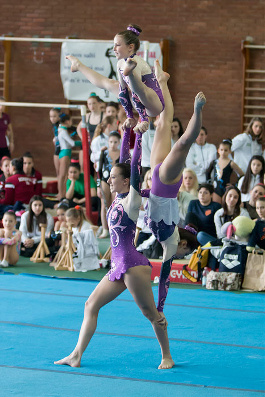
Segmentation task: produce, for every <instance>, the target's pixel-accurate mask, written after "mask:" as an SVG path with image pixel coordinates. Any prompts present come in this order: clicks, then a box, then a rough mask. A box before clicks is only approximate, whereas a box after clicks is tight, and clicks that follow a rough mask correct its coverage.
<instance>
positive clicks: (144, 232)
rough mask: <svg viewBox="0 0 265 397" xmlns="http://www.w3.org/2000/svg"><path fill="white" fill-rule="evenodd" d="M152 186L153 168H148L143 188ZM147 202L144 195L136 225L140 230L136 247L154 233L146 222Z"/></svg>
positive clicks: (148, 188)
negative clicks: (145, 209)
mask: <svg viewBox="0 0 265 397" xmlns="http://www.w3.org/2000/svg"><path fill="white" fill-rule="evenodd" d="M151 187H152V177H151V170H148V171H147V172H146V173H145V176H144V181H143V183H142V190H146V189H147V190H151ZM146 202H147V198H145V197H142V205H141V207H140V211H139V215H138V219H137V225H136V227H137V228H138V230H139V235H138V238H137V243H136V247H138V246H139V245H141V244H142V243H143V242H144V241H145V240H147V239H149V237H151V235H152V232H151V230H150V229H149V227H148V226H146V224H145V222H144V215H145V211H144V208H145V205H146Z"/></svg>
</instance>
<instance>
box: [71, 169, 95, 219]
mask: <svg viewBox="0 0 265 397" xmlns="http://www.w3.org/2000/svg"><path fill="white" fill-rule="evenodd" d="M90 195H91V207H92V211H97V210H98V209H99V199H98V197H97V185H96V182H95V180H94V178H93V177H92V176H91V175H90ZM65 197H66V199H67V200H68V204H69V207H70V208H71V207H75V206H76V204H80V205H82V204H85V202H86V198H85V182H84V174H83V173H82V172H81V170H80V165H79V164H78V163H71V164H70V165H69V168H68V179H67V182H66V195H65Z"/></svg>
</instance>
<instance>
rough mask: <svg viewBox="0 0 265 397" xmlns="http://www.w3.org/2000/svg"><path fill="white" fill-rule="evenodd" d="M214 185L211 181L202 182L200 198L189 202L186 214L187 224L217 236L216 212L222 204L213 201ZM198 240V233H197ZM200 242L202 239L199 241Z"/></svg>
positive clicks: (199, 192) (199, 191) (199, 190)
mask: <svg viewBox="0 0 265 397" xmlns="http://www.w3.org/2000/svg"><path fill="white" fill-rule="evenodd" d="M212 195H213V186H212V185H210V184H209V183H202V184H201V185H200V187H199V189H198V200H192V201H191V202H190V203H189V207H188V213H187V216H186V221H185V222H186V225H191V226H194V228H195V229H196V230H197V231H199V232H205V233H207V234H209V235H210V236H213V237H215V238H216V229H215V223H214V214H215V213H216V211H217V210H219V208H221V205H220V204H219V203H215V202H214V201H212ZM197 240H198V241H199V239H198V235H197ZM199 243H200V241H199Z"/></svg>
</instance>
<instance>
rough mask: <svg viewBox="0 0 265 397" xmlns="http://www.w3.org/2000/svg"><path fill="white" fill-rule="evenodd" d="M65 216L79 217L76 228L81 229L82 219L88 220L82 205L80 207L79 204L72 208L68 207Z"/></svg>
mask: <svg viewBox="0 0 265 397" xmlns="http://www.w3.org/2000/svg"><path fill="white" fill-rule="evenodd" d="M65 216H66V217H68V218H75V219H77V218H78V217H80V222H79V224H78V230H79V231H80V230H81V227H82V225H83V222H84V221H88V219H87V217H86V216H85V213H84V210H83V208H82V207H80V206H79V205H77V206H76V207H74V208H69V209H68V210H67V211H66V213H65Z"/></svg>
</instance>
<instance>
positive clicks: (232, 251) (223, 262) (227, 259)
mask: <svg viewBox="0 0 265 397" xmlns="http://www.w3.org/2000/svg"><path fill="white" fill-rule="evenodd" d="M247 257H248V252H247V249H246V246H245V245H242V244H238V243H236V242H233V241H230V242H229V244H228V245H226V246H225V247H224V248H223V249H222V251H221V256H220V265H219V272H229V273H230V272H231V273H240V274H241V275H242V276H244V273H245V267H246V262H247Z"/></svg>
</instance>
